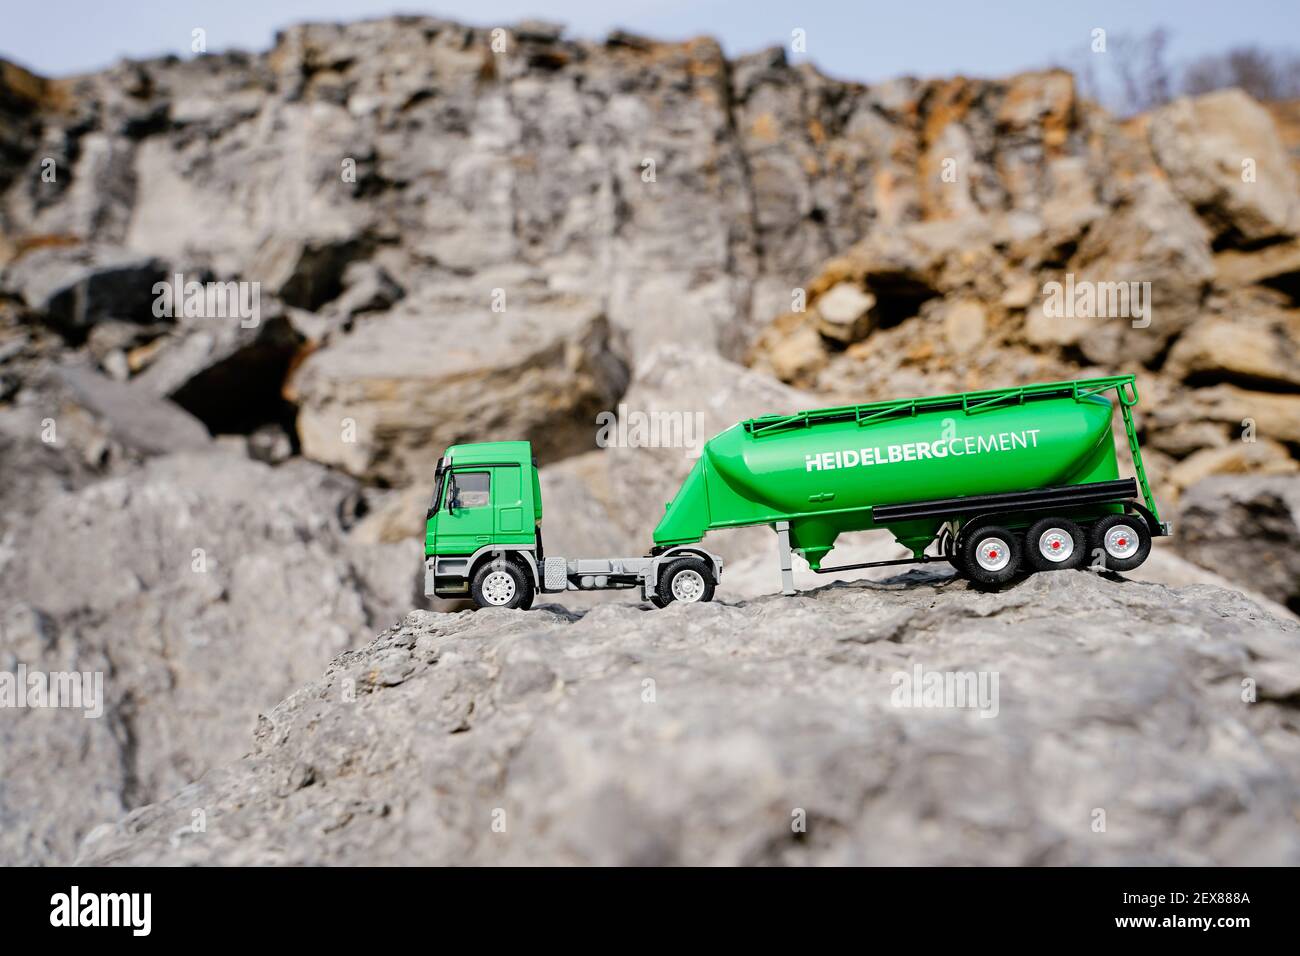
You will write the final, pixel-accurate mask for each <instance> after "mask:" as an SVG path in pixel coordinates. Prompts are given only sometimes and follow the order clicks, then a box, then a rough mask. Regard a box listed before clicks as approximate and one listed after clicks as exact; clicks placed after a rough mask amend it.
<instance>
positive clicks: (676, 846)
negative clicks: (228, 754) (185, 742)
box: [79, 572, 1300, 865]
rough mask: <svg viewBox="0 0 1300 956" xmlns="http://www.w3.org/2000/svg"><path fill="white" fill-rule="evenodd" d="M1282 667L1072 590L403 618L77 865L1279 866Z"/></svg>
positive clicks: (843, 592) (851, 588)
mask: <svg viewBox="0 0 1300 956" xmlns="http://www.w3.org/2000/svg"><path fill="white" fill-rule="evenodd" d="M1080 607H1087V608H1089V614H1088V615H1087V616H1081V615H1078V614H1077V613H1075V612H1076V611H1077V609H1078V608H1080ZM1297 653H1300V630H1297V626H1296V625H1295V624H1294V623H1284V622H1281V621H1278V620H1275V619H1272V618H1270V617H1268V616H1267V615H1266V614H1264V613H1263V612H1262V611H1260V610H1259V609H1258V608H1257V607H1256V606H1254V605H1252V604H1250V603H1249V602H1247V601H1245V600H1244V599H1242V598H1241V597H1240V596H1239V595H1237V594H1235V593H1233V592H1230V591H1224V590H1221V589H1218V588H1213V587H1203V586H1197V587H1186V588H1167V587H1163V586H1161V585H1147V584H1137V583H1131V582H1119V581H1110V580H1103V579H1101V578H1099V577H1097V576H1095V575H1092V574H1091V573H1088V572H1062V573H1056V574H1047V575H1041V576H1039V577H1036V578H1031V579H1029V580H1028V581H1026V582H1025V583H1023V584H1021V585H1019V586H1018V587H1016V588H1015V589H1014V590H1012V591H1011V592H1009V593H1006V594H1002V595H987V594H980V593H978V592H976V591H973V590H969V589H968V588H967V587H966V586H965V584H963V583H959V582H956V581H955V580H953V579H951V578H949V577H947V576H945V575H942V574H939V575H936V574H925V575H923V574H920V573H917V572H913V573H911V574H910V575H908V576H906V577H905V578H901V579H895V580H894V581H892V582H887V583H877V584H855V585H844V584H840V585H833V586H830V587H826V588H823V589H821V590H818V591H814V592H811V593H806V594H803V595H801V596H799V597H796V598H781V597H775V596H774V597H768V598H759V599H756V600H753V601H749V602H742V603H739V604H726V603H722V604H718V603H715V604H711V605H700V606H683V605H673V606H670V607H669V608H668V609H667V610H665V611H648V610H646V609H645V607H644V606H635V605H615V606H606V607H602V608H600V609H598V610H593V611H589V612H587V613H586V614H583V615H578V614H574V613H570V612H567V611H565V610H563V609H562V608H560V607H558V606H555V605H550V606H547V607H545V608H543V609H541V610H534V611H531V612H517V611H502V612H490V613H478V614H475V613H462V614H456V615H437V614H428V613H422V612H416V613H414V614H412V615H410V616H409V617H408V618H407V619H406V621H405V622H404V623H403V624H402V626H401V627H398V628H394V629H392V630H389V631H386V632H385V633H383V634H382V635H380V636H379V638H378V639H377V640H375V641H374V642H373V643H371V644H370V645H368V646H366V647H364V648H362V649H360V650H358V651H354V652H350V653H347V654H344V655H343V656H341V657H339V658H338V659H337V660H336V661H335V662H334V663H333V664H332V665H331V666H330V667H329V669H328V670H327V671H326V673H325V674H324V676H323V677H321V678H319V679H317V680H315V681H312V682H311V683H309V684H307V685H306V686H305V687H303V688H302V689H301V690H299V691H298V692H296V693H295V694H293V695H292V696H290V697H289V698H288V699H286V700H285V701H284V702H283V703H282V704H281V705H280V706H279V707H277V708H275V709H274V710H272V711H271V712H270V713H268V714H267V716H266V717H265V719H264V720H262V721H261V723H260V725H259V727H258V731H257V734H256V738H255V742H254V749H253V751H252V753H251V754H249V755H248V756H247V757H245V758H244V759H242V760H240V761H238V762H236V763H233V764H231V765H229V766H227V767H225V768H224V769H222V770H221V771H219V772H214V773H212V774H209V775H207V776H206V777H205V778H204V779H203V780H201V781H199V782H198V783H196V784H193V785H191V786H189V787H186V788H185V789H183V790H181V791H179V792H178V793H176V794H175V795H174V796H172V797H171V798H169V799H168V800H166V801H163V802H161V803H158V804H155V805H153V806H148V807H144V808H142V809H140V810H138V811H136V812H135V813H133V814H131V815H130V816H129V817H127V818H126V819H125V820H123V821H122V822H121V823H119V824H117V825H115V826H111V827H103V828H100V829H98V830H96V831H95V832H94V833H93V834H92V835H91V836H90V837H89V838H88V839H87V840H86V842H85V843H84V844H83V846H82V848H81V852H80V856H79V861H80V862H82V863H90V864H153V863H167V864H196V863H197V864H226V865H230V864H349V863H391V864H450V863H456V864H467V863H468V864H573V863H580V864H641V865H646V864H696V865H703V864H764V863H766V864H798V863H802V864H807V863H813V864H816V863H823V864H824V863H857V864H950V865H963V864H974V863H982V864H989V863H996V864H1003V865H1016V864H1093V865H1097V864H1136V863H1143V864H1152V863H1155V864H1211V863H1212V864H1246V863H1257V864H1274V865H1295V864H1296V863H1297V862H1300V825H1297V822H1296V818H1295V815H1294V812H1293V810H1294V801H1295V792H1296V787H1297V785H1300V764H1298V763H1297V760H1296V751H1295V744H1294V729H1293V727H1292V724H1293V720H1292V716H1291V712H1292V704H1291V701H1293V700H1294V699H1295V694H1296V692H1297V690H1298V689H1300V669H1298V668H1297V665H1296V661H1297ZM958 673H967V674H970V675H971V680H972V681H973V682H972V683H971V684H969V687H970V689H971V694H970V697H969V698H959V697H957V696H956V695H955V690H954V693H953V694H952V695H950V696H949V697H947V698H944V696H943V694H942V693H940V692H938V691H937V690H936V689H935V685H933V684H928V685H927V680H929V678H927V676H926V675H929V674H934V675H936V676H937V678H938V679H939V680H940V681H941V682H942V680H943V679H944V675H946V674H953V675H955V674H958ZM980 675H983V676H982V677H981V676H980ZM994 675H996V684H994ZM918 678H919V682H918ZM981 680H982V681H983V684H982V685H981V683H980V681H981ZM913 682H917V683H916V688H915V690H913ZM927 686H929V687H930V691H929V692H928V694H929V696H927V691H926V689H925V688H926V687H927ZM938 686H940V687H941V686H942V683H940V685H938ZM953 686H954V688H955V684H954V685H953ZM981 686H982V688H983V692H982V693H983V696H981V691H980V687H981ZM927 700H928V701H929V702H930V705H929V706H927V705H926V701H927ZM1251 701H1253V702H1251ZM959 702H961V703H964V704H965V706H956V704H958V703H959ZM936 703H937V704H939V705H941V706H933V705H934V704H936ZM944 704H946V705H947V706H942V705H944ZM200 811H201V813H200ZM195 819H202V821H203V826H202V828H196V827H195V826H194V820H195Z"/></svg>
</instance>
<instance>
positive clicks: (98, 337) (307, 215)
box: [0, 0, 1300, 861]
mask: <svg viewBox="0 0 1300 956" xmlns="http://www.w3.org/2000/svg"><path fill="white" fill-rule="evenodd" d="M977 7H978V5H964V4H952V5H940V6H939V8H938V9H937V10H936V9H935V7H934V6H933V5H918V4H889V5H886V4H861V5H858V7H857V8H855V9H852V10H846V9H845V8H844V7H843V5H842V4H841V5H832V4H822V3H808V4H801V5H798V6H797V7H796V8H791V7H790V5H789V4H777V3H774V2H772V3H769V2H760V3H746V4H740V3H705V4H686V3H666V4H665V3H654V4H650V3H645V4H639V3H632V4H628V5H626V6H623V7H622V8H621V9H613V8H611V6H610V5H607V4H595V3H573V4H563V3H561V4H549V5H547V16H546V18H545V19H542V18H539V17H537V16H536V14H535V10H534V8H533V7H531V6H529V5H525V4H517V3H492V2H486V3H476V4H473V5H469V4H457V3H444V4H440V5H438V6H437V8H436V11H435V10H434V9H433V8H429V9H428V10H427V11H425V8H424V5H422V4H418V3H408V4H404V5H403V6H402V7H401V13H402V15H400V16H396V15H393V13H394V10H395V8H393V7H391V6H390V5H388V4H381V3H366V2H361V0H356V2H344V0H337V2H315V3H306V2H290V3H279V4H252V3H242V2H228V3H225V4H220V5H215V6H214V5H202V6H201V7H200V6H199V5H186V4H176V3H161V2H158V3H137V4H132V5H131V6H130V8H129V9H119V8H118V7H117V5H108V4H101V3H93V2H85V3H76V2H70V3H63V4H56V5H53V6H50V5H46V6H40V7H33V6H32V5H24V6H21V7H19V8H17V9H15V10H12V11H9V12H7V14H6V23H5V28H4V33H3V35H0V57H3V59H4V61H5V62H3V63H0V503H2V504H3V518H2V519H0V596H2V597H3V604H4V607H5V619H4V644H3V650H4V652H5V653H6V654H8V655H9V656H10V659H12V660H19V659H21V660H25V661H45V662H46V666H47V667H49V668H53V667H55V665H56V664H58V663H63V664H65V665H69V664H72V663H76V664H77V665H78V666H81V667H82V668H83V669H86V668H87V667H89V668H91V669H103V670H106V671H108V672H110V673H113V674H115V675H117V679H116V680H114V681H113V682H112V684H111V687H112V693H113V694H114V695H115V696H114V697H113V699H112V700H111V701H110V715H111V719H110V720H109V721H106V722H99V721H90V722H84V723H85V724H86V726H83V723H82V722H77V721H72V722H68V723H66V724H58V725H53V724H51V725H50V729H49V730H48V731H47V732H42V734H40V735H32V734H24V733H18V732H17V731H15V730H13V729H12V725H10V724H6V725H5V728H4V730H3V735H4V744H5V746H6V748H8V749H9V751H10V753H12V754H15V755H21V754H24V753H26V754H31V755H35V754H45V755H53V756H52V757H49V759H52V760H54V761H55V763H57V764H58V765H59V767H60V773H63V774H65V777H63V778H61V779H65V780H66V779H69V778H75V779H78V780H80V781H81V783H80V785H79V786H76V787H73V786H63V785H61V786H60V787H58V788H53V789H52V788H51V787H50V786H49V785H48V781H42V780H41V779H40V777H39V776H37V777H33V778H31V779H30V780H28V781H25V782H24V781H11V782H7V789H6V790H5V792H4V809H5V813H6V819H13V820H18V821H22V822H21V824H20V825H16V826H6V827H5V828H4V831H3V833H2V834H0V854H3V855H5V856H8V857H9V858H11V859H17V860H23V861H35V860H58V859H67V858H68V857H69V856H70V854H71V852H72V848H73V847H74V846H75V840H76V839H77V838H78V837H79V836H80V835H81V834H82V833H83V832H84V829H85V826H86V825H88V824H89V822H92V821H95V820H99V819H105V818H111V817H113V816H114V815H116V814H118V813H120V812H123V811H124V810H126V809H130V808H132V807H135V806H139V805H140V804H142V803H146V802H148V801H149V800H151V799H156V798H157V797H158V796H159V795H160V794H164V793H167V792H169V791H170V790H172V789H174V788H176V787H178V786H181V785H183V784H185V783H187V782H188V781H190V780H192V779H194V778H195V777H196V776H197V775H198V774H199V773H200V772H202V771H203V770H204V769H206V768H207V767H210V766H212V765H214V764H216V763H219V762H221V761H223V760H225V759H229V758H230V757H232V756H237V755H238V754H239V753H240V752H241V749H242V748H243V747H244V744H245V741H246V737H247V730H248V727H249V725H250V722H251V720H252V717H253V716H255V714H256V713H257V712H259V708H264V707H266V706H268V702H269V703H273V702H274V701H276V700H278V699H279V697H281V696H283V695H284V694H285V693H287V692H288V691H290V690H291V689H293V688H294V687H297V686H298V685H299V684H301V683H303V682H304V681H306V680H308V679H311V678H313V677H315V676H316V675H317V674H319V673H320V671H321V669H322V668H323V667H324V666H325V664H326V663H327V662H328V661H329V660H330V659H331V658H332V657H333V656H335V655H336V654H338V653H340V652H342V651H344V650H345V649H347V648H349V647H353V646H356V645H357V644H359V643H361V642H364V641H365V640H368V639H369V637H370V636H371V635H372V634H373V632H374V631H376V630H379V629H382V628H385V627H387V626H389V625H391V624H392V623H394V622H395V621H397V620H398V619H400V617H401V615H402V614H403V613H405V612H406V611H408V610H409V609H411V608H412V607H424V606H428V605H427V603H426V602H425V599H424V597H423V595H422V594H421V581H422V578H421V560H420V558H421V535H422V533H423V515H424V510H425V507H426V504H427V500H428V498H429V494H430V481H431V477H432V474H433V469H434V464H435V462H436V460H437V458H438V457H439V455H441V453H442V451H443V449H444V448H445V447H446V445H448V444H450V443H452V442H458V441H476V440H487V439H498V438H528V439H530V440H532V441H533V442H534V444H535V447H536V449H537V452H538V455H539V457H540V459H541V463H542V464H543V466H544V469H543V484H544V498H545V502H546V509H547V515H548V518H549V519H550V520H549V523H547V524H546V525H545V527H546V540H547V548H548V551H550V552H551V553H553V554H565V555H568V556H574V557H577V556H582V555H613V554H618V553H627V554H641V553H643V552H644V550H645V549H646V547H647V546H648V545H649V543H650V542H649V533H650V530H651V529H652V528H653V526H654V523H655V521H656V520H657V517H658V515H659V514H660V513H661V511H662V507H663V502H664V501H666V500H667V499H668V498H669V497H671V495H672V492H673V490H674V489H675V488H676V486H677V484H678V482H679V481H680V479H681V477H682V476H683V475H684V474H685V472H686V470H687V469H688V468H689V466H690V463H691V461H692V456H691V451H692V449H691V448H690V447H688V443H687V442H685V441H678V440H673V441H668V442H662V441H660V442H658V443H656V444H657V447H638V445H639V444H640V443H639V442H638V441H637V440H635V439H628V438H626V436H624V438H623V439H620V440H615V441H614V442H612V443H611V442H608V441H604V440H603V439H602V435H601V430H600V427H599V422H600V421H601V416H602V415H606V414H609V413H612V414H614V415H615V416H617V417H618V418H619V419H620V420H624V421H626V420H628V419H629V417H630V416H642V417H646V416H649V417H654V416H661V417H664V416H666V417H664V418H662V420H673V417H674V416H675V417H676V419H675V420H679V421H691V422H694V421H699V422H700V424H701V430H700V433H702V434H703V436H704V437H707V436H709V435H711V434H713V433H714V432H716V431H718V430H720V429H722V428H725V427H727V426H729V425H730V424H732V423H733V422H735V421H736V420H738V419H742V418H748V417H752V416H755V415H759V414H763V413H767V412H778V411H790V410H797V409H800V408H808V407H815V406H818V405H824V404H838V403H846V402H855V401H865V400H872V399H882V398H895V397H906V396H909V395H922V394H934V393H939V392H945V391H954V390H967V389H978V388H984V387H997V386H1006V385H1014V384H1019V383H1026V382H1034V381H1050V380H1057V379H1068V378H1077V377H1083V376H1088V375H1103V374H1112V373H1121V372H1133V373H1136V374H1137V376H1138V381H1139V388H1140V391H1141V395H1142V404H1141V405H1140V406H1139V409H1138V415H1139V426H1140V430H1141V435H1142V440H1143V447H1144V450H1145V456H1146V466H1147V469H1148V472H1149V473H1150V475H1151V477H1152V479H1153V485H1154V487H1155V493H1156V496H1157V499H1158V501H1159V502H1160V503H1161V505H1162V508H1164V509H1165V510H1166V511H1167V512H1168V514H1169V515H1171V516H1172V517H1173V518H1174V520H1175V521H1176V522H1177V523H1178V527H1179V533H1178V535H1177V536H1176V537H1175V538H1174V539H1173V540H1172V541H1170V542H1164V543H1162V548H1161V551H1160V554H1159V555H1158V556H1157V558H1153V560H1152V562H1151V563H1150V565H1149V566H1147V567H1146V568H1144V569H1142V572H1141V573H1142V574H1144V575H1147V576H1148V577H1149V578H1150V579H1152V580H1163V581H1168V582H1171V583H1200V582H1210V583H1221V584H1223V583H1227V584H1230V585H1231V586H1232V587H1235V588H1238V589H1242V590H1245V591H1247V592H1248V593H1250V594H1252V595H1254V596H1256V597H1258V598H1259V599H1260V600H1262V601H1263V602H1265V605H1266V606H1267V607H1269V608H1271V609H1273V610H1274V611H1275V612H1276V613H1278V614H1280V615H1284V616H1285V615H1287V614H1288V613H1289V612H1288V610H1287V608H1288V607H1289V608H1290V609H1291V610H1292V611H1294V610H1300V546H1298V545H1300V533H1298V532H1297V527H1296V513H1297V511H1300V485H1298V482H1300V479H1298V478H1297V477H1296V472H1297V460H1298V459H1300V348H1298V347H1297V346H1298V344H1300V301H1298V300H1300V241H1298V240H1297V235H1300V191H1298V190H1297V176H1298V174H1300V101H1298V100H1297V99H1296V97H1297V96H1298V95H1300V67H1298V65H1297V64H1298V63H1300V54H1298V53H1297V50H1296V49H1295V48H1294V47H1290V46H1285V45H1280V44H1284V43H1287V42H1290V40H1291V39H1292V38H1294V37H1295V36H1297V35H1300V33H1298V32H1297V26H1300V22H1298V16H1297V13H1296V10H1295V8H1294V5H1292V4H1287V3H1282V2H1278V3H1267V2H1249V3H1239V4H1233V5H1228V6H1225V5H1222V4H1215V3H1210V2H1194V3H1181V4H1177V5H1174V4H1149V5H1141V6H1140V7H1138V5H1135V4H1132V3H1120V2H1114V3H1111V2H1106V3H1097V4H1091V5H1089V8H1088V9H1087V11H1086V12H1084V11H1081V10H1075V9H1069V10H1066V9H1055V8H1053V6H1052V5H1044V4H1041V3H1011V4H1005V5H1002V6H1000V8H999V14H998V15H997V16H996V17H990V16H988V15H987V14H985V13H984V12H983V10H982V9H977ZM553 21H554V22H553ZM178 276H179V277H180V278H179V279H175V280H174V277H178ZM173 281H175V283H176V284H175V286H174V287H175V288H176V289H177V290H178V291H181V290H183V289H184V288H185V286H186V284H187V283H191V282H199V283H234V284H236V285H235V286H234V288H236V289H237V291H238V293H239V294H241V295H244V296H245V299H244V300H242V301H243V302H244V305H246V306H247V308H246V309H245V310H244V311H240V312H239V313H238V314H232V313H231V312H229V311H225V310H223V311H222V313H221V314H215V312H214V310H212V309H211V308H207V307H205V305H204V303H203V302H202V301H199V302H191V303H190V304H191V305H193V308H186V307H185V303H182V302H181V301H180V299H182V298H184V296H177V297H176V298H177V302H176V303H174V306H175V307H174V308H161V307H160V304H159V301H160V300H159V292H158V291H157V287H158V284H159V283H164V284H171V283H173ZM1067 282H1068V283H1069V284H1070V288H1079V289H1084V288H1091V289H1093V290H1096V289H1099V288H1100V289H1102V290H1103V299H1104V298H1105V293H1104V290H1106V289H1107V288H1111V289H1113V288H1118V286H1116V285H1115V284H1123V287H1124V289H1125V290H1133V291H1132V296H1133V298H1132V299H1131V301H1129V302H1128V307H1127V308H1123V307H1121V308H1119V309H1114V308H1111V309H1109V310H1108V308H1107V307H1105V306H1102V307H1099V308H1095V309H1093V310H1092V314H1085V313H1087V312H1088V310H1086V309H1078V310H1071V312H1072V313H1074V314H1070V315H1063V314H1060V312H1059V310H1055V309H1054V307H1053V305H1052V299H1051V297H1050V296H1049V295H1048V290H1049V289H1050V288H1051V284H1052V283H1062V284H1063V285H1064V284H1066V283H1067ZM1139 297H1140V299H1139ZM201 298H202V297H201V296H200V299H201ZM1139 301H1140V302H1141V303H1142V305H1141V308H1137V305H1138V302H1139ZM770 538H771V535H770V533H765V532H764V531H762V530H757V531H752V532H743V533H738V534H736V535H733V536H729V537H728V538H727V539H726V540H719V541H717V542H711V543H712V544H713V545H715V546H716V547H717V549H718V550H719V551H721V552H722V553H723V554H724V555H725V556H726V557H727V559H728V561H729V564H730V567H729V571H728V575H727V578H726V580H725V581H724V584H723V589H722V590H721V591H720V592H719V597H720V598H721V599H723V600H727V599H736V598H743V597H746V596H750V595H755V594H763V593H771V592H773V591H776V590H777V588H778V580H777V577H776V573H775V570H774V568H773V564H774V562H773V561H772V557H773V556H772V548H773V544H772V541H771V540H770ZM899 550H900V549H898V547H897V546H896V545H894V544H893V543H892V542H890V541H888V540H885V541H874V540H873V541H870V542H867V543H862V544H851V543H847V542H846V544H845V547H844V548H843V549H838V548H837V551H836V554H835V555H834V556H833V557H834V558H835V559H836V563H839V561H841V560H843V561H847V560H851V559H858V560H864V559H869V558H884V557H895V556H898V554H899ZM804 580H805V581H811V580H812V578H811V576H807V577H806V578H805V579H804ZM819 583H821V582H820V581H819ZM213 647H220V648H221V649H222V653H221V654H220V655H214V654H213V653H212V652H211V648H213ZM91 725H93V726H91ZM15 759H17V756H16V757H15ZM55 790H57V793H58V794H59V795H54V792H55ZM87 795H89V796H87ZM70 821H71V822H70Z"/></svg>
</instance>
